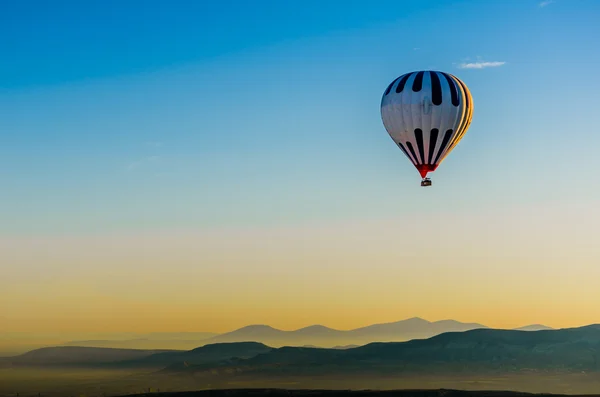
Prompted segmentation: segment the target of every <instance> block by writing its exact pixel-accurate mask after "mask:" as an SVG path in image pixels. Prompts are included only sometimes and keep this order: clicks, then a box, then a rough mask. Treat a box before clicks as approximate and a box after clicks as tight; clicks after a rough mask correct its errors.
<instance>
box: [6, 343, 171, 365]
mask: <svg viewBox="0 0 600 397" xmlns="http://www.w3.org/2000/svg"><path fill="white" fill-rule="evenodd" d="M157 353H163V351H161V350H133V349H113V348H96V347H79V346H58V347H43V348H41V349H36V350H32V351H30V352H27V353H24V354H21V355H19V356H15V357H5V358H3V359H2V360H1V362H2V363H3V365H4V366H9V365H10V366H87V365H92V364H103V363H114V362H119V361H122V360H133V359H140V358H142V357H147V356H150V355H153V354H157Z"/></svg>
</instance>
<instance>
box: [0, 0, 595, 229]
mask: <svg viewBox="0 0 600 397" xmlns="http://www.w3.org/2000/svg"><path fill="white" fill-rule="evenodd" d="M1 7H2V11H1V12H0V37H3V39H2V40H1V41H0V51H1V53H2V54H4V56H3V57H2V58H1V59H0V109H1V112H0V113H1V114H2V116H1V117H0V137H1V142H2V145H1V146H0V184H1V186H2V195H0V233H1V234H3V235H9V236H10V235H28V234H40V235H47V234H50V235H52V234H64V233H66V234H72V233H75V234H77V233H96V232H100V233H103V232H113V231H117V230H146V229H164V228H170V229H177V228H204V227H221V226H224V225H225V226H228V225H229V226H230V225H241V226H247V225H263V224H288V223H299V222H305V221H307V220H308V221H319V222H327V221H328V220H333V219H355V218H358V219H360V218H371V217H375V218H385V217H386V216H390V215H392V216H397V215H402V214H410V213H415V212H421V211H423V212H426V213H428V214H437V213H447V212H450V213H452V212H457V211H458V212H459V213H460V211H465V212H467V211H473V210H476V209H477V210H481V211H493V210H494V209H498V208H503V207H507V206H527V205H537V204H542V203H547V202H550V201H551V202H557V203H560V204H561V205H564V206H565V208H567V207H568V206H570V205H573V203H579V204H577V205H583V206H585V205H592V203H593V202H594V201H597V200H598V198H599V193H600V190H599V189H598V188H597V184H596V183H595V182H594V181H595V174H596V172H595V170H597V169H600V161H599V160H598V157H597V155H596V146H597V145H598V144H599V143H600V138H599V135H598V134H597V133H595V129H596V127H595V122H596V119H597V115H596V109H597V107H598V104H599V101H598V97H597V95H596V92H598V91H599V90H600V80H599V79H598V77H597V76H598V73H597V70H598V68H599V66H600V54H599V53H598V51H595V50H594V48H595V40H596V39H595V38H597V37H600V27H599V26H598V24H597V20H598V17H599V16H600V4H599V3H598V2H597V1H594V0H587V1H585V0H569V1H566V0H556V1H554V2H540V1H529V0H518V1H516V0H515V1H482V2H474V1H397V0H396V1H391V0H390V1H388V0H382V1H378V2H366V1H333V0H331V1H326V2H322V1H289V2H281V1H257V2H244V1H214V2H210V3H209V2H189V1H172V2H168V3H167V2H159V1H134V0H131V1H127V2H122V1H116V0H114V1H103V2H99V1H97V2H79V1H56V2H53V3H52V4H51V3H49V2H43V1H13V2H4V3H3V4H2V6H1ZM486 62H492V64H491V66H490V64H486ZM494 62H496V63H497V64H496V66H494V64H493V63H494ZM477 65H479V66H486V65H488V66H487V67H481V68H477V67H476V66H477ZM469 66H470V67H469ZM418 69H437V70H444V71H448V72H450V73H453V74H455V75H457V76H458V77H460V78H461V79H463V80H464V81H465V82H466V84H467V85H468V86H469V87H470V89H471V91H472V94H473V98H474V102H475V113H474V119H473V123H472V125H471V128H470V130H469V132H468V133H467V135H466V137H465V139H464V140H463V142H462V143H461V144H460V145H459V146H458V147H457V148H456V150H455V151H454V152H453V153H452V155H451V156H449V157H448V159H447V160H446V161H445V162H444V164H443V165H442V166H441V167H440V168H439V169H438V170H437V171H436V172H435V173H433V174H432V175H431V177H432V179H433V181H434V186H433V188H432V189H421V188H420V186H419V177H418V174H417V172H416V171H415V170H414V169H413V168H412V166H411V165H410V163H409V162H408V160H407V159H406V158H404V157H403V155H402V153H401V152H400V151H399V150H398V148H396V147H395V146H394V145H393V143H392V141H391V140H390V139H389V137H388V136H387V133H386V132H385V129H384V128H383V125H382V123H381V119H380V115H379V102H380V98H381V94H382V93H383V91H384V89H385V88H386V87H387V85H388V84H389V82H390V81H392V80H393V79H394V78H395V77H397V76H398V75H400V74H403V73H405V72H407V71H412V70H418ZM431 216H433V215H431Z"/></svg>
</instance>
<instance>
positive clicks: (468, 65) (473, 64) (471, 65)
mask: <svg viewBox="0 0 600 397" xmlns="http://www.w3.org/2000/svg"><path fill="white" fill-rule="evenodd" d="M505 63H506V62H468V63H461V64H460V65H458V67H459V68H461V69H484V68H496V67H498V66H502V65H504V64H505Z"/></svg>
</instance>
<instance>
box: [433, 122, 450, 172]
mask: <svg viewBox="0 0 600 397" xmlns="http://www.w3.org/2000/svg"><path fill="white" fill-rule="evenodd" d="M451 135H452V130H448V131H446V134H445V135H444V139H442V144H441V146H440V150H438V152H437V156H435V161H434V162H433V164H437V162H438V160H439V159H440V156H441V155H442V153H444V150H445V149H446V146H448V142H449V141H450V136H451Z"/></svg>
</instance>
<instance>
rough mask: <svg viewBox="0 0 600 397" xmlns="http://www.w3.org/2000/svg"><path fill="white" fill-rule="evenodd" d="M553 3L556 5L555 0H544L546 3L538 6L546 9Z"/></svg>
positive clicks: (543, 2)
mask: <svg viewBox="0 0 600 397" xmlns="http://www.w3.org/2000/svg"><path fill="white" fill-rule="evenodd" d="M552 3H554V0H544V1H542V2H540V3H539V4H538V6H540V7H546V6H547V5H550V4H552Z"/></svg>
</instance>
